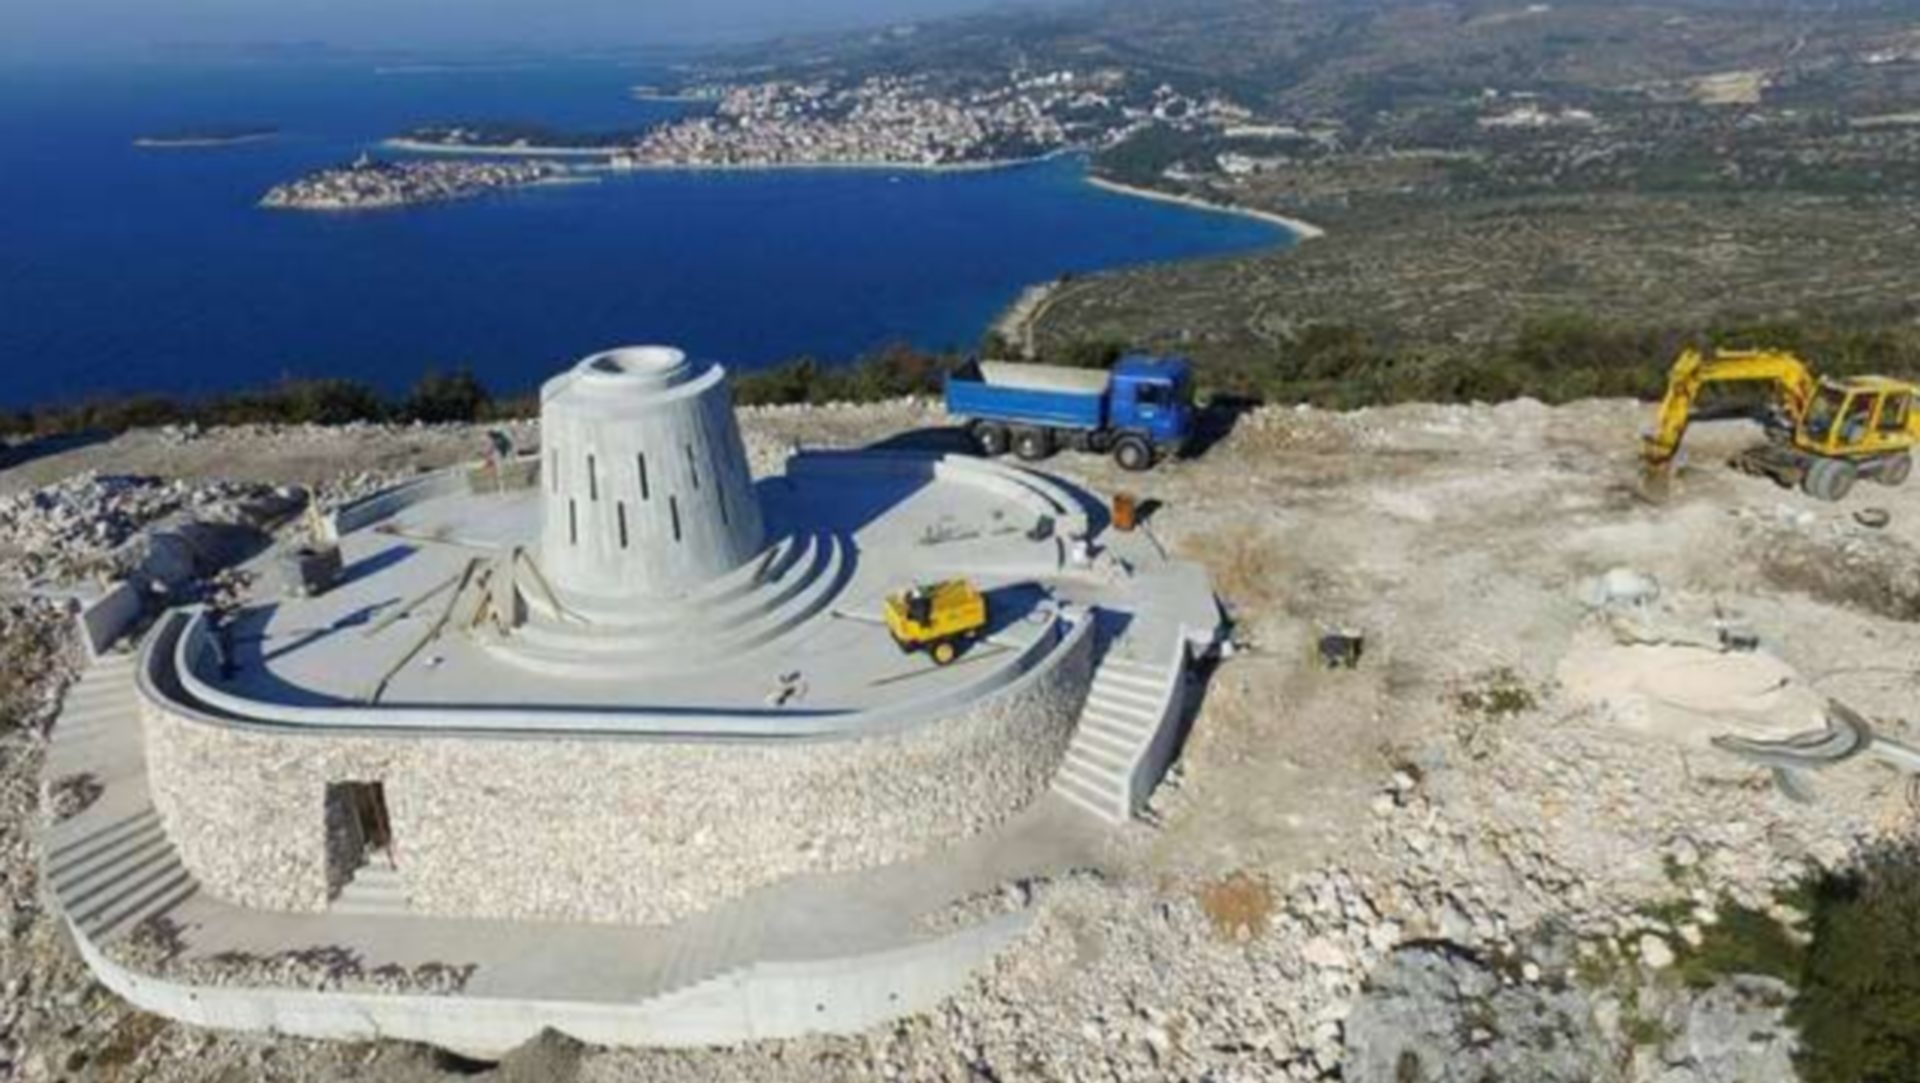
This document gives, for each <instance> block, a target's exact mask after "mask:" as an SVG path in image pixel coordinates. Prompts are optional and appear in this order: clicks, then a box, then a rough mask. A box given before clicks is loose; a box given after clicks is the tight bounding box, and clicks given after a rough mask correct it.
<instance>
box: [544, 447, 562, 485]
mask: <svg viewBox="0 0 1920 1083" xmlns="http://www.w3.org/2000/svg"><path fill="white" fill-rule="evenodd" d="M547 473H549V474H552V475H553V477H551V478H549V479H547V480H548V481H549V482H550V483H551V484H552V485H553V491H554V492H555V493H558V492H559V491H560V449H559V448H554V449H553V450H552V451H549V452H547Z"/></svg>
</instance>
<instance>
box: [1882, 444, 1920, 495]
mask: <svg viewBox="0 0 1920 1083" xmlns="http://www.w3.org/2000/svg"><path fill="white" fill-rule="evenodd" d="M1912 473H1913V454H1912V453H1911V452H1904V451H1903V452H1901V453H1900V454H1898V455H1895V456H1894V457H1893V458H1891V459H1888V460H1887V461H1886V462H1885V463H1883V464H1882V465H1881V467H1880V469H1879V471H1878V472H1877V473H1875V474H1874V475H1873V480H1875V481H1877V482H1879V483H1880V484H1882V485H1885V486H1887V487H1889V488H1891V487H1893V486H1896V485H1905V484H1906V483H1907V478H1908V477H1909V476H1910V475H1911V474H1912Z"/></svg>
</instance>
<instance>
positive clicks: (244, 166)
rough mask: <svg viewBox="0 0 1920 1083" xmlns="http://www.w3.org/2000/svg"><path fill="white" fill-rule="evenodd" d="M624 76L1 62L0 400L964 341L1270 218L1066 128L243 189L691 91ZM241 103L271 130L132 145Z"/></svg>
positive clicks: (541, 69) (632, 73) (752, 361)
mask: <svg viewBox="0 0 1920 1083" xmlns="http://www.w3.org/2000/svg"><path fill="white" fill-rule="evenodd" d="M647 81H650V74H649V73H648V72H647V71H646V70H644V69H642V68H638V67H633V66H626V65H620V64H614V63H588V62H580V63H566V64H546V65H537V66H509V67H498V68H460V67H454V68H446V67H439V68H433V67H404V68H393V69H382V68H378V67H376V66H375V65H373V64H371V63H318V62H305V63H289V64H264V63H261V64H239V63H221V64H205V65H186V64H158V63H153V64H135V65H125V66H119V67H113V68H107V67H99V68H69V69H60V70H55V69H52V68H46V69H34V68H27V69H14V70H0V406H9V407H18V406H23V405H27V404H31V403H40V402H50V401H74V400H80V399H84V398H87V397H90V396H97V395H102V394H109V393H125V392H146V391H154V392H168V393H183V394H197V393H205V392H213V391H219V390H223V389H232V388H236V387H251V386H259V385H261V384H265V383H269V382H272V381H274V380H276V379H279V378H281V377H285V376H300V377H307V376H345V377H353V378H358V379H364V380H368V381H372V382H374V383H376V384H378V385H380V386H382V387H383V388H387V389H390V390H395V391H398V390H401V389H404V388H405V387H406V386H407V385H409V384H410V383H411V382H412V381H413V380H414V379H415V378H416V377H417V376H418V375H419V374H420V373H421V372H423V371H424V370H426V369H427V368H428V367H430V366H438V367H441V368H448V367H453V366H467V367H471V368H472V369H473V370H474V371H475V372H476V373H477V374H479V375H480V377H481V378H482V379H483V380H485V381H486V382H487V383H488V385H489V386H491V387H493V388H494V389H495V390H496V391H500V392H513V391H520V390H525V389H530V388H532V387H533V386H535V385H537V383H538V382H539V381H540V380H541V379H542V378H543V377H544V376H546V375H547V374H549V373H551V372H552V371H554V370H555V369H556V368H558V367H560V366H562V365H564V364H566V363H567V362H568V361H569V360H570V359H572V358H575V357H578V356H581V355H584V354H586V353H589V352H592V351H594V350H597V349H600V348H603V347H606V346H609V345H615V344H621V343H637V342H666V343H673V344H677V345H681V346H684V347H686V348H688V349H689V350H691V351H694V352H697V353H700V354H703V355H706V356H709V357H713V358H716V359H719V360H722V361H725V362H727V363H729V364H731V365H733V366H735V367H736V368H743V369H745V368H753V367H756V366H763V365H766V364H770V363H774V362H777V361H780V360H785V359H788V358H792V357H797V356H802V355H806V356H813V357H817V358H821V359H824V360H828V361H834V362H838V361H845V360H850V359H853V358H856V357H858V356H860V355H861V354H863V353H866V352H870V351H872V350H875V349H877V348H880V347H882V346H885V345H887V344H890V343H896V342H907V343H911V344H914V345H918V346H921V347H926V348H932V349H963V350H964V349H968V348H971V347H972V345H973V344H974V343H976V342H978V341H979V338H980V336H981V334H982V332H983V331H984V330H985V328H986V327H987V325H988V324H989V323H990V322H991V320H992V319H993V317H994V316H995V314H996V313H997V312H998V311H1000V310H1001V309H1002V308H1003V307H1004V306H1006V305H1007V304H1009V303H1010V302H1011V301H1012V300H1013V299H1014V298H1015V297H1016V296H1017V295H1018V294H1019V293H1020V291H1021V290H1022V289H1023V288H1024V287H1025V286H1026V285H1028V284H1030V283H1033V282H1038V281H1044V280H1047V279H1050V278H1053V277H1055V276H1057V275H1060V274H1063V273H1069V272H1072V273H1084V272H1088V271H1094V270H1098V269H1103V268H1112V267H1119V266H1124V265H1130V264H1139V263H1146V262H1154V261H1164V260H1176V259H1186V258H1191V257H1197V256H1206V255H1211V254H1219V253H1227V252H1234V251H1241V250H1246V249H1251V248H1257V247H1262V246H1268V245H1274V244H1282V243H1286V241H1287V240H1288V236H1287V234H1286V233H1285V232H1284V231H1282V230H1279V229H1276V228H1274V227H1272V226H1269V225H1267V224H1265V223H1261V222H1257V221H1253V220H1250V219H1247V218H1244V217H1238V216H1233V215H1225V214H1213V213H1207V212H1203V211H1195V210H1189V209H1186V208H1182V207H1176V206H1171V205H1167V204H1162V203H1154V202H1149V201H1146V200H1141V199H1135V198H1132V197H1128V196H1123V195H1115V194H1110V193H1106V192H1102V191H1099V190H1097V189H1094V188H1092V187H1090V186H1088V185H1087V184H1085V183H1084V181H1083V164H1082V163H1080V162H1078V161H1076V160H1073V159H1070V158H1061V159H1054V160H1051V161H1047V162H1043V163H1039V164H1035V165H1030V166H1022V167H1017V168H1011V169H1005V170H996V171H986V172H976V173H953V174H922V173H913V172H898V171H884V170H882V171H857V172H856V171H837V170H822V171H803V172H787V171H779V172H731V173H729V172H696V173H683V172H671V173H638V174H628V175H619V176H609V177H607V178H606V179H604V180H602V181H600V182H597V183H590V184H570V185H560V186H551V187H539V188H532V189H522V190H517V191H512V192H499V193H492V194H489V195H486V196H483V197H480V198H478V199H474V200H470V201H465V202H458V203H446V204H438V205H432V206H422V207H411V208H403V209H395V210H384V211H367V212H358V213H353V214H345V215H318V214H302V213H292V212H284V211H281V212H274V211H267V210H261V209H258V208H256V207H255V206H254V203H255V201H256V200H257V199H258V198H259V197H260V195H261V194H262V193H263V192H264V191H265V190H266V189H267V188H269V187H271V186H272V185H274V184H276V183H278V182H280V181H283V180H287V179H289V178H292V177H294V176H296V175H298V174H301V173H303V172H306V171H309V170H312V169H315V168H319V167H323V166H327V165H333V164H338V163H341V162H344V161H346V160H348V159H351V158H352V157H353V156H354V155H355V154H357V153H358V152H360V151H361V150H363V149H368V148H372V147H373V146H374V144H376V143H377V142H378V141H379V140H380V139H381V138H383V137H385V136H388V135H392V134H395V133H397V132H399V131H402V130H404V129H406V128H409V127H412V126H415V125H419V124H427V123H435V122H444V121H450V120H462V119H464V120H512V121H526V122H534V123H541V124H545V125H549V126H552V127H555V128H560V129H566V130H603V129H625V128H633V127H638V126H643V125H646V124H650V123H657V122H659V121H661V120H664V119H668V118H670V117H671V116H673V115H674V113H675V112H676V111H677V110H679V109H682V108H686V107H685V106H678V105H673V104H669V103H657V102H654V103H649V102H637V101H634V100H632V98H631V97H630V96H629V94H628V93H627V88H628V87H629V86H630V85H632V84H635V83H640V82H647ZM256 124H257V125H264V126H271V127H276V128H278V129H279V130H280V134H279V135H278V136H277V137H276V138H274V139H272V140H269V141H264V142H256V143H246V144H240V145H234V146H225V147H213V148H195V149H142V148H136V147H135V146H133V140H134V139H135V138H136V137H137V136H141V135H147V134H155V133H169V132H176V131H180V130H185V129H204V128H208V127H218V126H234V125H256Z"/></svg>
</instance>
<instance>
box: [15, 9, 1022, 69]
mask: <svg viewBox="0 0 1920 1083" xmlns="http://www.w3.org/2000/svg"><path fill="white" fill-rule="evenodd" d="M998 6H1007V5H1006V3H1005V0H0V51H4V52H7V53H12V54H15V55H22V56H43V57H47V56H58V55H68V54H75V53H93V52H124V51H126V50H129V49H140V48H143V47H147V46H152V45H164V44H171V43H182V42H190V43H220V44H231V43H249V42H270V41H324V42H327V43H328V44H333V45H341V46H351V47H380V46H392V47H405V48H410V47H451V48H455V49H459V48H482V47H493V46H497V45H503V44H504V45H516V44H518V45H531V46H540V47H550V46H562V47H565V46H577V45H594V44H598V45H616V44H617V45H629V44H630V45H645V44H648V43H650V42H662V41H666V42H674V43H678V42H687V41H700V40H712V39H722V38H724V39H740V38H753V37H760V36H764V35H768V34H776V33H783V32H787V31H793V30H814V29H834V28H838V27H841V26H849V25H859V24H863V23H885V22H893V21H898V20H902V19H914V18H921V17H925V16H929V15H938V14H947V13H952V12H956V11H967V10H973V9H981V8H989V7H998ZM1023 6H1024V5H1023Z"/></svg>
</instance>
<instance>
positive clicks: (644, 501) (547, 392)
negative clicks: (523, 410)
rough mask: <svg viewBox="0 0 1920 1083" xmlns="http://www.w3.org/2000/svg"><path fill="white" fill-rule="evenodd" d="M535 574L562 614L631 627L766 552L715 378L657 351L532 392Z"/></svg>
mask: <svg viewBox="0 0 1920 1083" xmlns="http://www.w3.org/2000/svg"><path fill="white" fill-rule="evenodd" d="M540 397H541V404H540V429H541V442H542V454H543V456H544V460H543V462H542V464H541V474H542V477H541V500H542V503H543V517H542V533H541V545H540V566H541V568H542V570H543V571H544V572H545V574H546V576H547V578H548V580H549V581H550V582H551V583H552V586H553V589H554V591H555V593H557V594H558V595H559V596H560V600H561V601H562V602H564V603H565V604H566V605H567V607H568V608H569V609H571V610H573V611H574V612H576V613H578V614H581V615H584V616H586V617H588V618H591V619H594V620H596V621H605V622H608V623H612V624H622V623H627V622H629V621H632V620H636V619H639V620H644V619H646V616H647V615H648V613H649V611H652V612H657V611H658V609H659V608H660V607H661V604H662V603H668V602H671V601H672V600H675V599H682V598H686V597H688V596H690V595H696V594H698V593H699V592H700V591H701V589H702V588H703V587H705V586H707V585H708V584H710V583H712V582H713V581H715V580H717V579H719V578H721V577H723V576H725V575H727V574H728V573H729V572H733V571H735V570H736V569H738V568H740V566H741V565H743V564H745V563H746V562H747V561H748V560H750V559H751V558H752V557H753V556H755V555H756V554H757V553H759V552H761V550H762V549H763V548H764V547H765V545H766V532H765V527H764V526H763V524H762V519H761V512H760V504H759V501H758V499H757V498H756V496H755V494H754V491H753V479H752V475H751V471H750V470H749V469H748V467H747V456H746V448H745V446H744V445H743V444H742V443H741V440H740V430H739V427H738V426H737V425H736V424H735V422H734V417H733V404H732V400H731V395H730V394H729V392H728V389H727V384H726V371H725V370H724V369H723V368H721V367H720V366H719V365H714V364H709V363H705V362H699V361H695V360H692V359H690V358H688V357H687V355H686V354H685V353H682V352H681V351H679V350H676V349H672V348H669V347H664V346H638V347H627V348H623V349H617V350H610V351H607V352H605V353H600V354H595V355H594V356H592V357H589V358H587V359H586V360H584V361H582V362H580V363H579V364H578V365H576V366H574V367H573V369H571V370H570V371H568V372H566V373H565V374H563V375H561V376H558V377H555V378H554V379H552V380H550V381H548V382H547V384H546V386H545V387H544V388H542V389H541V396H540Z"/></svg>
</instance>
